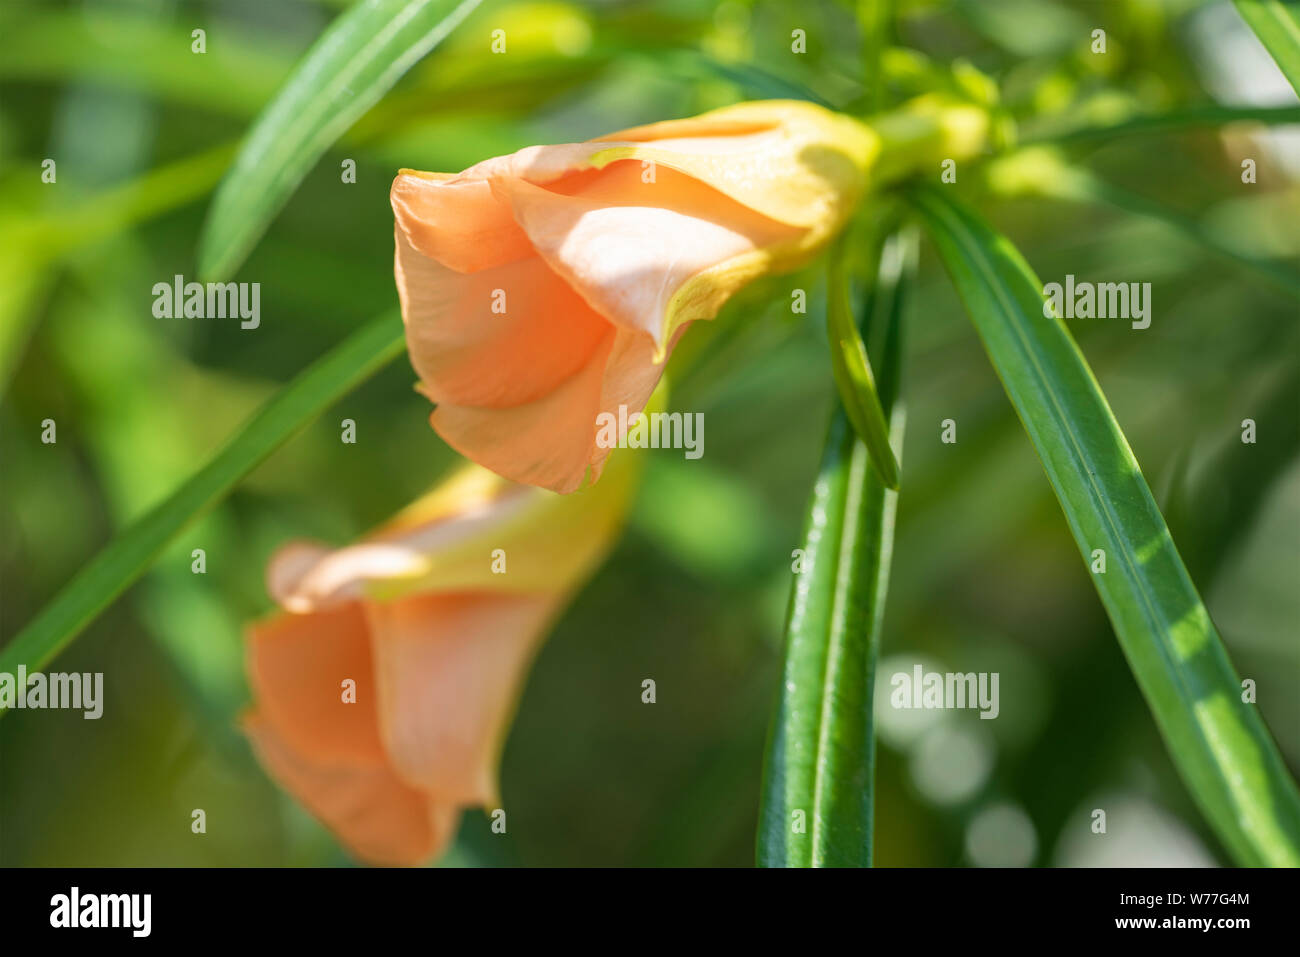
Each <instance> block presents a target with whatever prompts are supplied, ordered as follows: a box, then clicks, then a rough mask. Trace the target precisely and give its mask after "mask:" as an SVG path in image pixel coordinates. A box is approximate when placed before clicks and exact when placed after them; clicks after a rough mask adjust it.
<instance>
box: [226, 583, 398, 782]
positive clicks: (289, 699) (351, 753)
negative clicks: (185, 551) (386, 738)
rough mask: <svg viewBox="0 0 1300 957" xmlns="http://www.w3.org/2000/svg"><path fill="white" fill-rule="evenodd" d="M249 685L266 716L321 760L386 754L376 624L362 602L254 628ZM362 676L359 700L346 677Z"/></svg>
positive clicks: (284, 736)
mask: <svg viewBox="0 0 1300 957" xmlns="http://www.w3.org/2000/svg"><path fill="white" fill-rule="evenodd" d="M247 659H248V661H247V664H248V676H249V683H250V684H251V685H252V690H253V695H254V697H255V699H256V700H257V702H258V707H259V709H260V711H261V713H262V715H263V716H264V718H265V722H266V723H267V724H269V725H270V726H272V727H273V728H274V729H275V732H276V736H277V737H278V738H279V739H281V740H282V741H284V742H285V745H286V746H287V747H288V748H290V749H292V750H293V751H295V752H298V753H300V754H304V755H310V757H311V759H312V760H313V761H318V762H326V763H328V762H336V761H349V762H354V763H356V762H364V763H369V764H377V763H380V762H381V761H382V760H383V757H382V755H383V746H382V744H381V742H380V736H379V725H378V721H377V714H378V712H377V710H376V704H375V695H376V690H375V683H374V680H373V677H372V675H373V670H372V666H371V658H370V640H369V627H368V625H367V622H366V617H365V613H364V612H363V611H362V610H361V608H360V607H359V606H358V605H356V604H345V605H340V606H338V607H336V608H334V609H331V610H330V611H325V612H319V613H316V614H309V615H293V614H283V615H276V616H275V617H273V618H270V619H268V620H265V621H262V622H259V623H257V624H255V625H253V626H251V627H250V628H249V629H248V636H247ZM348 678H350V679H352V680H353V681H355V682H356V703H354V704H349V703H347V702H345V701H344V700H343V681H344V680H345V679H348Z"/></svg>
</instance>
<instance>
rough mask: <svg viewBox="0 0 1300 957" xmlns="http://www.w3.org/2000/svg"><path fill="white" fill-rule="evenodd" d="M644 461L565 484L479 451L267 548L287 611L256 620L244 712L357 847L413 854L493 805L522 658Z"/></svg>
mask: <svg viewBox="0 0 1300 957" xmlns="http://www.w3.org/2000/svg"><path fill="white" fill-rule="evenodd" d="M624 462H626V463H627V464H626V465H624ZM634 464H635V457H631V458H629V457H626V456H625V457H623V459H622V460H621V461H620V463H619V464H618V466H617V467H615V468H612V469H611V470H610V474H609V475H607V476H606V480H605V481H604V482H602V483H601V484H600V486H599V487H596V488H592V489H588V490H586V491H584V492H582V493H580V494H577V495H573V496H568V497H565V496H560V495H556V494H554V493H552V492H549V491H545V490H542V489H538V488H530V487H527V486H521V485H516V484H514V483H511V482H508V481H506V480H505V479H502V478H500V477H499V476H497V475H495V474H493V473H491V472H488V471H487V470H485V469H483V468H480V467H479V466H476V465H473V464H469V465H467V466H466V467H465V468H464V469H463V470H461V471H460V472H459V473H458V474H457V475H456V476H454V477H453V479H452V480H451V481H449V482H447V483H446V484H444V485H442V486H441V487H439V488H437V489H435V490H434V491H432V492H431V493H429V494H428V495H426V496H425V497H424V498H422V499H420V500H419V501H417V502H416V503H415V504H413V505H411V506H410V507H409V508H407V509H405V510H404V511H403V512H401V513H400V514H398V515H397V516H396V517H395V518H394V519H393V520H392V521H391V522H389V523H388V524H386V525H384V526H383V527H381V528H380V529H378V530H377V531H376V532H374V533H373V534H371V535H369V536H367V537H366V538H365V539H364V540H362V541H361V542H359V543H357V544H355V545H351V546H348V547H346V548H341V549H337V550H331V549H328V548H324V547H320V546H316V545H310V544H294V545H289V546H286V547H285V548H283V549H281V550H280V551H279V552H278V553H277V554H276V555H275V556H274V557H273V558H272V560H271V563H270V566H269V568H268V572H267V580H268V587H269V590H270V592H271V594H272V596H273V597H274V598H275V599H276V601H277V602H278V603H279V604H280V605H281V606H282V608H283V609H284V611H282V612H281V613H279V614H277V615H275V616H273V617H271V618H269V619H268V620H265V621H262V622H260V623H258V624H255V625H254V626H252V627H251V628H250V629H249V633H248V642H247V650H248V673H249V677H250V684H251V686H252V689H253V693H254V697H255V699H256V703H255V706H254V708H253V709H252V710H251V711H250V712H249V713H248V714H247V715H246V716H245V721H244V727H245V730H246V731H247V733H248V734H249V736H250V738H251V740H252V742H253V744H254V747H255V750H256V751H257V753H258V756H259V757H260V759H261V761H262V762H263V764H264V765H265V766H266V768H267V769H268V771H269V772H270V773H271V775H272V776H273V777H274V778H275V779H276V780H277V781H279V783H280V784H281V785H282V786H283V787H285V788H286V789H287V790H289V791H290V792H292V793H293V794H294V795H295V796H296V797H297V798H298V799H299V800H300V801H302V803H303V804H305V805H306V806H307V807H308V808H309V809H310V810H311V811H313V812H314V813H315V815H316V816H317V817H319V818H320V819H321V820H322V821H323V822H324V823H325V824H326V825H328V826H329V827H330V828H331V829H332V830H333V831H334V832H335V834H336V835H338V837H339V839H340V840H341V841H342V843H343V844H344V845H346V846H347V847H348V848H349V849H350V850H351V851H352V853H354V854H355V855H356V856H357V857H359V858H361V859H363V860H365V861H369V862H373V863H382V864H416V863H420V862H422V861H425V860H427V859H429V858H431V857H433V856H435V855H436V854H438V853H439V851H440V850H441V849H442V848H443V847H444V846H445V845H446V843H447V842H448V840H449V839H450V838H451V837H452V836H453V835H454V833H455V829H456V824H457V821H458V820H459V817H460V812H461V810H462V809H463V808H465V807H469V806H487V807H495V806H497V804H498V803H499V796H498V794H497V762H498V759H499V755H500V750H501V746H502V742H503V739H504V736H505V732H506V729H507V726H508V723H509V719H510V716H511V713H512V711H513V708H514V703H515V701H516V699H517V697H518V693H519V690H520V686H521V684H522V682H523V679H524V676H525V674H526V672H527V669H528V665H529V663H530V661H531V660H532V657H533V655H534V654H535V652H536V651H537V648H538V645H539V643H540V641H541V639H542V638H543V636H544V635H545V633H546V631H547V627H548V625H549V623H550V622H551V621H552V620H553V618H554V617H555V616H556V614H557V613H558V612H559V610H560V609H561V608H562V607H563V605H564V603H565V600H566V598H567V597H568V596H569V595H570V594H572V593H573V591H574V590H575V589H576V588H577V587H578V586H579V585H580V584H581V583H582V582H583V580H584V579H585V578H586V576H587V575H588V574H589V573H590V572H591V570H592V569H593V568H594V566H595V564H596V563H597V562H599V560H600V559H601V558H602V556H603V555H604V553H605V551H606V550H607V549H608V548H609V546H610V544H611V542H612V541H613V539H614V537H615V535H616V533H617V530H618V528H619V526H620V524H621V522H622V517H623V514H624V511H625V508H626V505H627V501H628V498H629V494H630V490H631V484H632V480H633V478H634V468H633V465H634Z"/></svg>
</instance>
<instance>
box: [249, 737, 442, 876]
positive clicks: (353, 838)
mask: <svg viewBox="0 0 1300 957" xmlns="http://www.w3.org/2000/svg"><path fill="white" fill-rule="evenodd" d="M243 725H244V731H245V732H246V733H247V734H248V736H249V738H250V740H251V741H252V743H253V747H254V749H255V750H256V751H257V755H258V758H259V759H260V760H261V762H262V763H263V764H264V765H265V766H266V767H267V769H268V770H269V771H270V772H271V774H272V776H273V777H274V778H275V779H276V780H277V781H278V782H279V783H280V784H281V786H283V787H284V788H285V789H287V790H288V791H290V792H292V793H293V794H294V796H295V797H297V798H298V800H300V801H301V802H302V803H303V804H304V805H305V806H306V807H307V808H308V809H310V810H311V812H312V813H313V814H315V815H316V817H318V818H320V820H321V821H322V822H324V823H325V824H326V825H327V826H328V827H329V828H330V829H331V830H332V831H333V832H334V833H335V834H336V835H338V837H339V839H340V840H341V841H342V842H343V844H344V845H346V846H347V847H348V848H349V849H350V850H351V851H352V853H353V854H355V855H356V856H357V857H359V858H361V859H362V860H365V861H369V862H372V863H377V864H391V865H415V864H421V863H423V862H425V861H427V860H429V859H430V858H432V857H434V856H436V855H437V854H439V853H441V851H442V850H443V848H444V847H446V845H447V844H448V842H449V841H450V840H451V839H452V838H453V837H454V836H455V833H456V825H457V823H458V821H459V820H460V811H459V809H458V808H457V807H455V806H454V805H451V804H442V803H435V802H432V801H430V800H429V799H428V797H426V796H425V795H423V794H421V793H420V792H419V791H416V790H414V789H413V788H410V787H407V786H406V785H405V784H403V783H402V782H401V781H400V780H398V778H397V776H396V775H395V774H394V773H393V772H392V771H391V770H390V769H389V768H388V767H387V766H385V765H383V764H350V763H346V762H345V763H332V762H330V761H328V760H322V759H321V758H320V756H319V755H316V754H313V753H306V752H302V751H299V750H298V749H296V748H295V747H294V746H293V745H292V744H290V743H289V742H288V741H287V740H286V739H285V738H284V737H283V736H281V735H280V734H279V733H278V732H277V731H276V728H275V727H274V726H273V724H272V723H271V722H270V721H268V720H267V719H266V718H265V716H263V715H261V714H258V713H253V714H251V715H248V716H246V717H245V719H244V722H243Z"/></svg>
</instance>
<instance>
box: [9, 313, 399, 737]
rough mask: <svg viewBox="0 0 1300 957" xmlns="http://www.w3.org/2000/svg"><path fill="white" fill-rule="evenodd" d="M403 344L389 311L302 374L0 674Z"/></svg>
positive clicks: (39, 628) (34, 657)
mask: <svg viewBox="0 0 1300 957" xmlns="http://www.w3.org/2000/svg"><path fill="white" fill-rule="evenodd" d="M404 343H405V338H404V336H403V330H402V324H401V322H400V321H399V319H398V317H397V315H396V314H395V313H389V314H386V315H384V316H383V317H381V318H379V319H376V320H374V321H373V322H371V323H370V324H368V325H366V326H364V327H363V328H361V329H360V330H358V331H357V332H356V333H354V334H353V335H352V336H351V337H349V338H348V339H347V340H345V341H344V342H343V343H342V344H341V345H339V346H337V347H336V348H334V349H333V350H332V351H331V352H329V353H327V354H326V355H325V356H324V357H322V358H321V359H319V360H317V361H316V362H315V363H314V364H312V365H311V366H309V367H308V368H307V369H306V370H305V371H304V372H302V373H300V374H299V375H298V376H297V377H296V378H295V379H294V380H293V382H291V383H289V385H288V386H286V387H285V389H284V390H283V391H282V392H280V393H279V394H278V395H277V396H276V397H275V398H274V399H272V400H271V401H270V402H268V403H267V404H266V405H265V406H263V407H262V409H261V410H259V411H258V413H257V414H256V415H255V416H253V418H252V419H251V420H250V421H249V423H248V424H247V425H246V426H244V428H243V430H242V431H240V433H239V434H238V435H237V436H236V437H235V438H234V439H233V440H231V442H230V444H229V445H227V446H226V447H225V448H224V449H223V450H222V451H221V452H219V453H218V454H217V456H216V457H215V458H213V459H212V461H211V462H209V463H208V464H207V465H206V466H205V467H204V468H203V469H201V470H200V471H199V472H197V473H196V474H195V475H194V477H193V478H191V479H190V480H189V481H188V482H186V483H185V484H184V485H183V486H181V487H180V488H179V489H177V490H176V492H174V493H173V494H172V495H171V497H170V498H168V499H167V500H166V501H164V502H162V504H160V505H158V506H157V507H156V508H154V509H153V511H151V512H149V513H148V514H147V515H145V516H144V517H143V518H142V519H140V521H138V522H136V523H135V524H134V525H133V526H131V528H130V529H128V530H127V531H126V532H124V533H123V534H122V535H120V536H119V537H118V538H116V539H115V540H114V541H113V542H112V543H111V544H109V545H108V547H106V548H105V549H104V550H103V551H101V552H100V553H99V554H98V555H97V556H95V558H94V559H93V560H91V561H90V562H89V563H88V564H86V565H85V566H84V567H83V568H82V569H81V571H80V572H78V573H77V575H76V576H75V577H74V578H73V579H72V581H71V582H69V583H68V584H67V585H66V586H65V587H64V589H63V590H62V591H61V592H60V593H59V594H58V595H57V596H56V597H55V599H54V600H53V601H52V602H51V603H50V604H49V605H47V606H46V607H45V608H44V609H43V610H42V611H41V613H40V614H39V615H37V616H36V618H35V619H33V620H32V621H31V622H30V623H29V624H28V625H27V627H26V628H24V629H23V630H22V631H21V632H19V634H18V636H17V637H15V638H14V640H13V641H12V642H10V643H9V644H8V645H7V646H6V647H5V648H4V650H3V651H0V671H4V672H8V673H10V674H13V673H15V672H16V671H17V668H18V666H19V665H25V666H26V667H27V669H28V670H29V671H33V670H36V669H38V668H41V667H42V666H44V665H45V664H46V663H47V662H49V661H50V659H52V658H53V657H54V656H55V655H57V654H58V653H59V652H60V651H62V650H63V649H64V648H65V647H67V645H68V643H69V642H71V641H72V639H73V638H75V637H76V636H77V635H78V634H79V633H80V632H81V631H82V629H84V628H85V627H86V626H87V625H89V624H90V622H91V621H93V620H94V618H95V616H96V615H98V614H99V613H100V612H101V611H103V610H104V609H105V608H106V607H107V606H108V604H109V603H110V602H111V601H113V599H114V598H116V597H117V596H118V595H120V594H121V593H122V592H123V591H124V590H125V589H126V588H127V586H129V585H130V584H131V583H132V582H133V581H135V580H136V579H137V578H139V577H140V575H141V574H143V573H144V571H145V570H146V569H147V568H148V567H149V565H150V564H151V563H152V562H153V560H154V559H155V558H156V557H157V556H158V554H159V553H160V552H161V551H162V550H163V549H164V548H165V547H166V546H167V544H168V543H169V542H170V541H171V540H172V539H173V538H175V537H176V535H177V534H179V533H180V532H181V531H182V530H183V529H184V528H186V527H187V526H188V525H189V524H190V523H191V522H193V521H194V520H195V519H196V518H198V517H199V516H200V515H202V514H203V513H205V512H206V511H208V510H209V509H210V508H212V506H214V505H215V504H216V503H217V502H219V501H221V499H222V498H224V497H225V496H226V495H227V494H229V493H230V491H231V489H233V488H234V487H235V486H236V485H237V484H238V483H239V481H240V480H241V479H242V478H243V477H244V476H245V475H247V474H248V473H249V472H251V471H252V470H253V469H254V468H255V467H256V466H257V465H258V464H259V463H261V462H262V461H263V460H265V459H266V458H267V456H269V455H270V454H271V453H272V452H274V451H275V450H276V449H277V448H279V447H280V446H281V445H282V444H283V443H284V442H286V441H287V440H288V439H289V438H291V437H292V436H293V435H294V434H295V433H297V432H298V431H299V430H301V429H302V428H303V427H304V426H305V425H306V424H307V423H308V422H310V421H312V420H313V419H314V418H316V416H318V415H320V414H321V413H322V412H323V411H325V409H327V408H328V407H329V406H330V405H331V404H332V403H334V402H335V401H337V400H338V399H340V398H341V397H343V396H344V395H347V393H348V392H350V391H351V390H352V389H354V388H356V386H358V385H360V384H361V383H362V382H364V381H365V380H366V379H367V378H369V377H370V376H371V375H373V374H374V373H375V372H376V371H377V370H378V369H380V368H382V367H383V366H384V365H385V364H387V363H388V362H390V361H392V360H393V359H394V358H396V357H397V356H398V355H400V354H401V352H402V349H403V346H404ZM2 713H3V712H0V714H2Z"/></svg>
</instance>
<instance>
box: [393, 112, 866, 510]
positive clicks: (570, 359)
mask: <svg viewBox="0 0 1300 957" xmlns="http://www.w3.org/2000/svg"><path fill="white" fill-rule="evenodd" d="M878 149H879V139H878V137H877V136H876V135H875V134H874V133H873V131H872V130H871V129H870V128H869V127H867V126H865V125H863V124H862V123H859V122H858V121H856V120H852V119H850V118H848V117H845V116H841V115H839V114H836V113H831V112H829V111H827V110H824V109H822V108H820V107H817V106H814V105H812V104H809V103H801V102H786V101H773V102H762V103H744V104H740V105H738V106H732V107H727V108H725V109H721V110H715V111H713V112H711V113H706V114H704V115H703V116H700V117H696V118H694V119H687V120H676V121H670V122H665V123H655V124H653V125H651V126H643V127H639V128H637V129H632V130H625V131H623V132H621V133H615V134H613V135H611V136H607V137H603V138H601V139H599V140H592V141H589V142H586V143H577V144H565V145H560V146H534V147H530V148H528V149H524V150H520V151H519V152H518V153H514V154H512V155H510V156H504V157H498V158H495V159H490V160H487V161H486V162H483V163H479V164H478V165H477V166H473V167H471V168H470V169H468V170H466V171H465V172H463V173H460V174H459V175H445V174H440V173H421V172H417V171H414V170H402V171H401V173H400V174H399V175H398V177H397V178H396V180H394V182H393V188H392V195H391V199H392V204H393V212H394V215H395V217H396V221H397V228H396V233H397V256H396V270H395V271H396V277H397V289H398V293H399V296H400V298H401V303H402V317H403V319H404V321H405V323H406V337H407V344H408V347H409V351H410V355H411V361H412V363H413V364H414V366H415V369H416V371H417V372H418V373H419V375H420V379H421V389H422V390H423V391H424V392H425V394H426V395H428V396H429V398H430V399H432V400H433V401H434V402H436V403H437V404H438V407H437V409H436V410H435V411H434V412H433V415H432V419H431V421H432V424H433V427H434V428H435V429H436V430H437V431H438V433H439V434H440V435H441V436H442V437H443V438H444V439H445V440H446V441H447V442H448V444H450V445H451V446H452V447H453V448H455V449H456V450H457V451H459V452H461V453H462V454H463V455H465V456H467V457H469V458H471V459H473V460H475V461H476V462H479V463H480V464H482V465H485V466H487V467H488V468H490V469H492V470H493V471H495V472H498V473H500V474H502V475H504V476H506V477H508V478H510V479H513V480H514V481H517V482H523V483H527V484H530V485H541V486H544V487H546V488H550V489H554V490H555V491H557V492H572V491H573V490H575V489H577V488H579V487H580V486H581V485H582V483H583V481H584V478H585V477H586V476H587V473H588V469H590V478H591V480H592V481H595V480H596V479H597V478H598V477H599V475H600V472H601V468H602V466H603V463H604V460H605V456H606V455H607V453H608V449H607V448H603V447H601V446H600V445H598V444H597V442H596V419H597V416H598V415H599V414H600V413H602V412H608V413H610V414H612V415H616V414H617V411H618V407H619V406H620V405H625V406H626V407H627V409H628V411H629V413H631V412H637V411H640V410H641V409H642V407H643V406H644V405H645V402H646V400H647V398H648V397H649V395H650V393H651V392H652V391H653V390H654V387H655V384H656V383H657V382H658V381H659V377H660V375H661V374H662V372H663V363H664V360H665V359H666V357H667V355H668V354H669V352H670V351H671V350H672V348H673V345H674V344H675V342H676V341H677V337H678V336H679V335H680V333H681V332H682V331H683V330H684V329H685V327H686V326H687V325H689V324H690V323H691V322H693V321H695V320H697V319H711V318H713V317H714V316H715V315H716V314H717V312H718V310H719V309H720V308H721V307H722V305H723V303H725V302H726V300H727V299H728V297H730V296H731V295H732V293H734V292H735V291H736V290H737V289H739V288H740V287H741V286H743V285H744V284H745V283H747V282H749V281H750V280H751V279H753V278H755V277H756V276H759V275H761V274H763V273H767V272H771V271H774V270H786V269H791V268H795V267H797V266H799V265H801V264H803V263H804V262H806V261H807V260H808V259H809V258H811V257H812V256H813V255H815V254H816V253H817V252H818V251H819V250H820V249H821V248H822V247H824V246H825V245H826V243H827V242H828V241H829V240H830V239H831V238H832V237H833V236H834V234H835V233H836V232H837V231H838V230H839V229H840V228H841V227H842V226H843V225H844V223H845V221H846V220H847V218H848V216H849V214H850V213H851V211H852V210H853V208H854V206H855V205H856V203H857V202H858V199H859V198H860V197H861V196H862V194H863V192H864V191H865V189H866V186H867V169H868V167H869V166H870V164H871V162H872V160H873V158H874V156H875V154H876V152H877V151H878Z"/></svg>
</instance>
